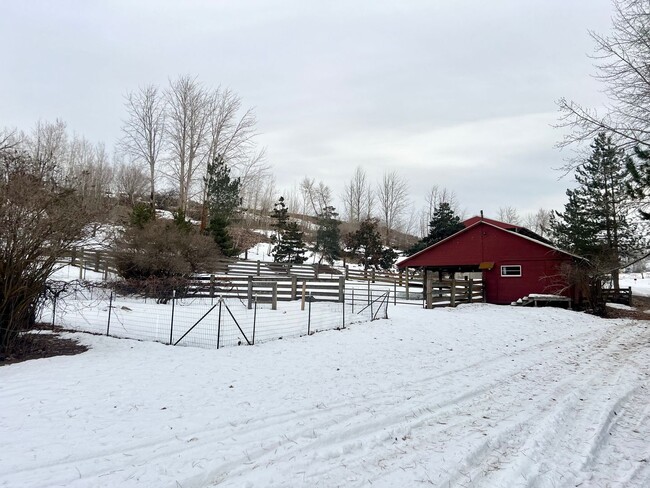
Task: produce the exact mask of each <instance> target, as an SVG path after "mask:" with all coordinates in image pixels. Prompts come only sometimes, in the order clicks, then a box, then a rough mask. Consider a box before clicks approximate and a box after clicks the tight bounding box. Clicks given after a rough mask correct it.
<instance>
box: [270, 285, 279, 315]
mask: <svg viewBox="0 0 650 488" xmlns="http://www.w3.org/2000/svg"><path fill="white" fill-rule="evenodd" d="M271 290H272V291H271V293H272V294H271V310H277V309H278V282H277V281H274V282H273V283H271Z"/></svg>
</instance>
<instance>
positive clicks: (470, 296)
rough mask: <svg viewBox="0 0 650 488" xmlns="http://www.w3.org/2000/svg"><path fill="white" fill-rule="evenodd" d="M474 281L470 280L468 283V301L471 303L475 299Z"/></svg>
mask: <svg viewBox="0 0 650 488" xmlns="http://www.w3.org/2000/svg"><path fill="white" fill-rule="evenodd" d="M473 288H474V279H473V278H470V279H469V281H468V282H467V301H468V302H469V303H472V300H473V299H474V297H473V294H474V289H473Z"/></svg>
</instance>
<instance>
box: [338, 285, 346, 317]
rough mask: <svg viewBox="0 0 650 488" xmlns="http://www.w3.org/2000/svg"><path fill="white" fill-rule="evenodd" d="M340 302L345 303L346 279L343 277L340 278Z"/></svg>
mask: <svg viewBox="0 0 650 488" xmlns="http://www.w3.org/2000/svg"><path fill="white" fill-rule="evenodd" d="M339 302H341V303H344V302H345V278H344V277H343V276H339ZM343 313H345V311H344V312H343Z"/></svg>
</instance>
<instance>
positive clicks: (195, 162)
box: [165, 76, 213, 212]
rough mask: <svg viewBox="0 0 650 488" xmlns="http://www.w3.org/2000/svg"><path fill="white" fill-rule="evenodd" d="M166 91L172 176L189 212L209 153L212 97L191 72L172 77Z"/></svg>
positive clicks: (181, 207) (182, 205) (183, 208)
mask: <svg viewBox="0 0 650 488" xmlns="http://www.w3.org/2000/svg"><path fill="white" fill-rule="evenodd" d="M165 95H166V99H167V111H168V112H167V123H166V126H165V127H166V135H167V145H168V147H169V177H170V178H171V179H172V181H173V182H174V183H176V184H177V185H178V208H179V210H181V211H182V212H186V211H187V204H188V201H189V199H190V197H191V195H192V191H193V184H194V182H195V177H196V174H197V171H198V170H199V166H200V163H201V161H202V160H204V159H205V157H206V152H207V150H206V142H207V139H208V137H209V136H208V134H209V130H210V117H211V108H212V107H213V101H212V99H211V97H210V94H209V93H208V92H207V91H206V90H205V89H204V88H203V86H202V85H201V84H200V83H199V82H198V81H197V80H196V78H192V77H190V76H180V77H179V78H177V79H176V80H173V81H170V84H169V88H168V89H167V90H166V91H165Z"/></svg>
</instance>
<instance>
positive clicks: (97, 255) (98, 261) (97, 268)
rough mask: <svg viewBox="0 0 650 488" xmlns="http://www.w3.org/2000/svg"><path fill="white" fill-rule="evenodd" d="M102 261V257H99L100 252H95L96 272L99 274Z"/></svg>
mask: <svg viewBox="0 0 650 488" xmlns="http://www.w3.org/2000/svg"><path fill="white" fill-rule="evenodd" d="M100 260H101V256H100V255H99V251H95V272H96V273H99V263H100Z"/></svg>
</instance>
